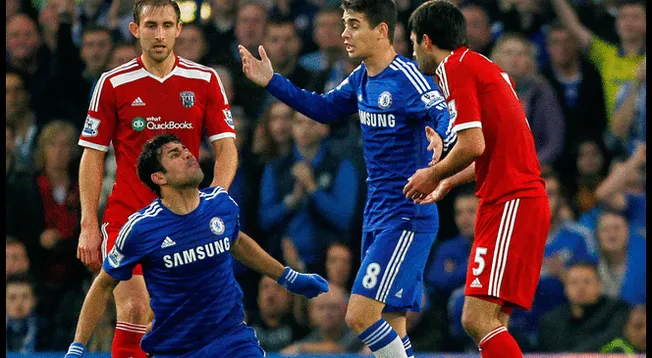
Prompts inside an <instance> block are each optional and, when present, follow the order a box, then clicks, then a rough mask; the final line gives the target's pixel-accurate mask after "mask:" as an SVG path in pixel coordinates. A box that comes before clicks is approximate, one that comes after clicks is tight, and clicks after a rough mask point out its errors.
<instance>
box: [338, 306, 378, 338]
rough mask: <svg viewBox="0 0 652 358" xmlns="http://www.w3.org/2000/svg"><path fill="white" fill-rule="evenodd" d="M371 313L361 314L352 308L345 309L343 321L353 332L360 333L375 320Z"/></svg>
mask: <svg viewBox="0 0 652 358" xmlns="http://www.w3.org/2000/svg"><path fill="white" fill-rule="evenodd" d="M371 316H372V315H365V314H361V313H359V312H357V311H354V310H347V311H346V316H345V318H344V319H345V321H346V325H347V326H349V328H351V329H352V330H353V331H354V332H357V333H362V332H364V331H365V330H366V329H367V328H369V327H371V325H373V324H374V323H376V321H378V319H380V318H378V319H377V320H373V318H372V317H371Z"/></svg>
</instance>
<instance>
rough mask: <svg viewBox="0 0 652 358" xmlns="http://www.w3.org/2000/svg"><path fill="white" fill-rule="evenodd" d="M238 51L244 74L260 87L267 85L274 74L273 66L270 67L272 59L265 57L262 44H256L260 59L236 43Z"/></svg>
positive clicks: (265, 53)
mask: <svg viewBox="0 0 652 358" xmlns="http://www.w3.org/2000/svg"><path fill="white" fill-rule="evenodd" d="M238 51H239V52H240V57H241V58H242V72H244V74H245V76H247V78H248V79H250V80H251V81H252V82H253V83H255V84H257V85H259V86H261V87H265V86H267V84H268V83H269V81H271V80H272V76H274V68H273V67H272V61H270V60H269V57H267V52H265V48H264V47H263V46H262V45H260V46H258V54H259V55H260V58H261V59H260V60H259V59H257V58H255V57H254V56H253V55H252V54H251V52H249V50H247V49H246V48H245V47H244V46H242V45H238Z"/></svg>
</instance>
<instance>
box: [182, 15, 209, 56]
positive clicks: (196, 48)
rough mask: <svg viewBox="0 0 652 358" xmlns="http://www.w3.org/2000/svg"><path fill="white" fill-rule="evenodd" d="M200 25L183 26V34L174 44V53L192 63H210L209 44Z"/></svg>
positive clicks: (189, 24)
mask: <svg viewBox="0 0 652 358" xmlns="http://www.w3.org/2000/svg"><path fill="white" fill-rule="evenodd" d="M205 36H206V35H205V34H204V32H203V31H202V29H201V27H200V26H199V24H198V23H188V24H183V28H181V34H179V37H177V40H176V42H175V43H174V53H175V54H176V55H177V56H180V57H183V58H185V59H188V60H190V61H194V62H197V63H201V64H203V65H206V64H207V63H208V58H207V57H206V55H207V54H208V46H207V45H208V43H207V41H206V37H205Z"/></svg>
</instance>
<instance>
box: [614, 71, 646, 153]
mask: <svg viewBox="0 0 652 358" xmlns="http://www.w3.org/2000/svg"><path fill="white" fill-rule="evenodd" d="M646 65H647V61H646V60H645V59H644V60H643V61H641V63H640V64H639V65H638V68H637V69H636V78H635V79H634V80H633V81H629V82H628V83H625V84H623V85H622V86H621V88H620V90H619V91H618V94H617V97H616V103H615V105H614V114H613V122H612V125H611V133H612V134H613V136H614V137H616V138H617V141H618V143H617V144H616V145H617V148H616V150H618V151H623V152H625V153H627V154H632V153H633V152H634V150H635V149H636V146H637V145H638V144H640V143H642V142H645V132H646V128H647V116H646V110H645V109H646V108H645V99H646V93H647V89H646V88H647V86H646V83H647V81H646V78H647V76H646V69H645V67H646Z"/></svg>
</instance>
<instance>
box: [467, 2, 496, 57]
mask: <svg viewBox="0 0 652 358" xmlns="http://www.w3.org/2000/svg"><path fill="white" fill-rule="evenodd" d="M460 10H461V11H462V14H463V15H464V18H465V19H466V34H467V36H468V38H469V48H470V49H471V50H473V51H475V52H479V53H481V54H483V55H485V56H487V57H489V56H490V54H491V50H492V49H493V47H494V41H493V38H492V33H491V19H490V18H489V14H487V10H486V9H485V8H484V7H482V6H481V5H479V4H477V3H474V2H470V3H467V4H464V5H461V6H460Z"/></svg>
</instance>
